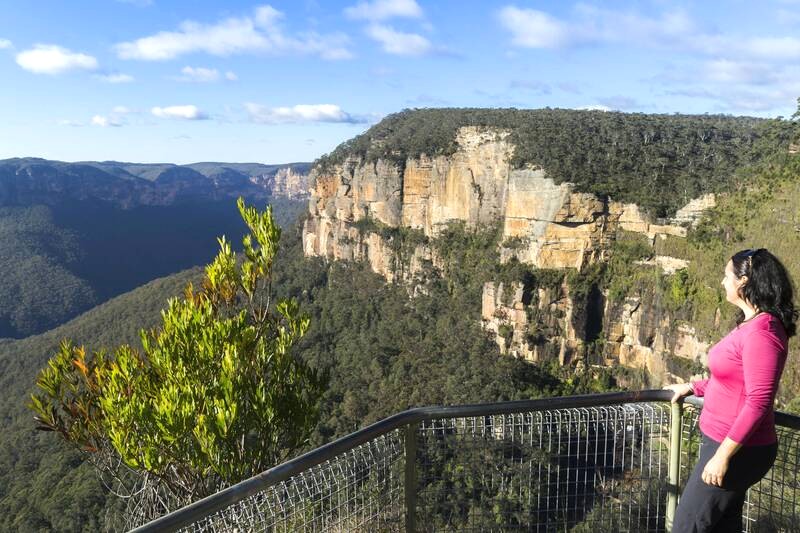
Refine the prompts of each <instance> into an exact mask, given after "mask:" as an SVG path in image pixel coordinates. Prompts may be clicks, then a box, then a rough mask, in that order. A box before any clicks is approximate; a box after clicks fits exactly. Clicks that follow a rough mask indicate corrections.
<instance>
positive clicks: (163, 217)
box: [0, 158, 309, 338]
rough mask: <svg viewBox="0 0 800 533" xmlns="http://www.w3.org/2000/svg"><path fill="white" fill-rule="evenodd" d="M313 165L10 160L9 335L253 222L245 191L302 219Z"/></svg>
mask: <svg viewBox="0 0 800 533" xmlns="http://www.w3.org/2000/svg"><path fill="white" fill-rule="evenodd" d="M308 168H309V164H308V163H292V164H288V165H261V164H258V163H213V162H212V163H195V164H192V165H172V164H137V163H120V162H114V161H102V162H93V161H89V162H80V163H65V162H62V161H50V160H46V159H36V158H16V159H6V160H2V161H0V268H2V271H3V276H2V277H1V278H0V338H2V337H15V338H20V337H27V336H29V335H33V334H36V333H40V332H42V331H45V330H48V329H50V328H53V327H56V326H58V325H59V324H62V323H63V322H64V321H65V320H68V319H69V318H72V317H74V316H76V315H77V314H79V313H81V312H83V311H86V310H87V309H90V308H91V307H94V306H95V305H97V304H99V303H101V302H104V301H106V300H108V299H109V298H111V297H113V296H116V295H118V294H121V293H123V292H127V291H129V290H132V289H133V288H135V287H138V286H139V285H142V284H143V283H147V282H148V281H150V280H152V279H155V278H157V277H161V276H166V275H168V274H171V273H173V272H177V271H179V270H183V269H186V268H189V267H192V266H195V265H200V264H204V263H206V262H208V261H209V260H210V259H211V258H212V257H213V256H214V254H215V253H216V249H217V242H216V238H217V237H219V236H220V235H225V236H226V237H227V238H228V240H229V241H231V242H233V244H234V246H238V244H239V243H240V239H241V236H242V235H243V234H244V232H245V226H244V224H243V223H242V220H241V217H240V216H239V212H238V210H237V209H236V198H237V197H239V196H241V197H244V198H245V199H246V200H247V202H248V203H250V204H255V205H258V206H259V208H263V206H264V205H265V204H271V205H272V206H273V207H274V208H275V214H276V217H277V219H278V220H279V222H280V223H282V224H284V225H286V224H289V223H290V222H292V221H294V220H295V218H296V217H297V215H298V214H299V212H300V210H301V208H302V207H301V206H302V205H303V203H301V202H299V201H297V200H300V199H303V198H304V195H306V194H307V188H306V184H305V183H306V182H305V178H306V176H307V172H308Z"/></svg>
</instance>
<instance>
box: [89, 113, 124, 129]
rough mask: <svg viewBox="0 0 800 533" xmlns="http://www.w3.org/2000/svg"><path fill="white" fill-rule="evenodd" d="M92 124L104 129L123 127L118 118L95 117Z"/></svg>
mask: <svg viewBox="0 0 800 533" xmlns="http://www.w3.org/2000/svg"><path fill="white" fill-rule="evenodd" d="M91 124H92V126H100V127H102V128H106V127H108V126H114V127H118V126H122V122H121V121H120V120H119V119H117V118H116V117H104V116H102V115H95V116H93V117H92V121H91Z"/></svg>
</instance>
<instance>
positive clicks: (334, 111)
mask: <svg viewBox="0 0 800 533" xmlns="http://www.w3.org/2000/svg"><path fill="white" fill-rule="evenodd" d="M244 107H245V109H246V110H247V113H248V114H249V115H250V120H252V121H253V122H258V123H260V124H289V123H299V122H344V123H351V124H356V123H362V122H365V120H364V119H363V118H359V117H355V116H353V115H350V114H349V113H346V112H345V111H343V110H342V108H341V107H339V106H338V105H333V104H311V105H308V104H300V105H296V106H293V107H267V106H264V105H261V104H254V103H251V102H248V103H245V104H244Z"/></svg>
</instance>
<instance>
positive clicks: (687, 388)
mask: <svg viewBox="0 0 800 533" xmlns="http://www.w3.org/2000/svg"><path fill="white" fill-rule="evenodd" d="M664 389H665V390H671V391H672V393H673V394H672V403H675V402H677V401H678V400H680V399H681V398H683V397H685V396H689V395H690V394H694V390H693V389H692V385H691V383H678V384H676V385H667V386H666V387H664Z"/></svg>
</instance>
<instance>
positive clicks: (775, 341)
mask: <svg viewBox="0 0 800 533" xmlns="http://www.w3.org/2000/svg"><path fill="white" fill-rule="evenodd" d="M742 344H743V346H742V372H743V374H744V405H743V406H742V408H741V409H740V410H739V414H737V415H736V419H735V420H734V421H733V425H731V428H730V429H729V430H728V435H727V436H728V437H730V438H731V440H733V441H734V442H737V443H741V442H747V439H748V438H749V437H750V435H752V434H753V432H754V431H755V430H756V428H758V426H759V424H761V421H762V420H763V419H764V417H765V416H766V414H767V413H768V412H769V411H770V410H771V409H772V405H773V402H774V401H775V394H776V393H777V392H778V382H779V380H780V377H781V371H782V370H783V363H784V353H785V346H784V344H783V342H781V339H779V338H778V337H777V335H775V334H774V333H772V332H770V331H766V330H760V331H754V332H752V333H751V334H749V335H748V336H747V337H746V338H745V339H744V341H743V343H742Z"/></svg>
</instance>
